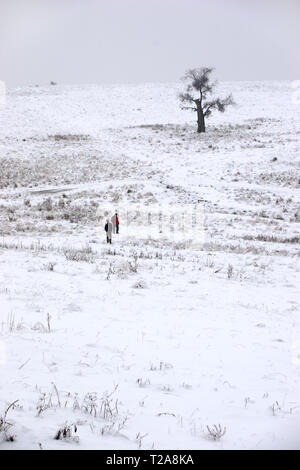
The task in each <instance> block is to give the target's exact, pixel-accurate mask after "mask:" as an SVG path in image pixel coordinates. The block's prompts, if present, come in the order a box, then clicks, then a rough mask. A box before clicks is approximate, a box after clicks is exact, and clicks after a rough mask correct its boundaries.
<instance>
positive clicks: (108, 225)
mask: <svg viewBox="0 0 300 470" xmlns="http://www.w3.org/2000/svg"><path fill="white" fill-rule="evenodd" d="M104 230H105V232H106V243H110V244H111V238H112V230H113V226H112V223H111V222H110V221H109V220H108V219H106V224H105V226H104Z"/></svg>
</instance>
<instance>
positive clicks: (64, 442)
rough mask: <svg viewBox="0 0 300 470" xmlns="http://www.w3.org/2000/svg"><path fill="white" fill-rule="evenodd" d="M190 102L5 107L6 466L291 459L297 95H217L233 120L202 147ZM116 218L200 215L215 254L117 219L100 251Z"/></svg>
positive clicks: (219, 118) (250, 86) (45, 96)
mask: <svg viewBox="0 0 300 470" xmlns="http://www.w3.org/2000/svg"><path fill="white" fill-rule="evenodd" d="M180 89H181V87H180V85H179V84H176V83H175V84H141V85H109V86H108V85H107V86H100V85H82V86H76V87H75V86H59V85H58V86H49V87H28V88H23V89H14V90H8V94H7V98H6V104H5V105H0V235H1V237H0V324H1V327H0V377H1V380H0V417H1V416H3V415H4V412H5V409H6V408H7V407H8V406H9V404H10V403H12V402H14V401H15V400H18V402H17V403H16V406H15V407H14V408H11V409H10V410H9V411H8V415H7V420H8V421H9V422H10V423H12V424H13V426H11V427H10V429H9V430H7V432H4V431H3V430H2V429H1V428H0V449H10V448H12V449H39V448H41V447H42V448H43V449H65V448H71V449H73V448H82V449H102V448H104V449H139V448H141V449H152V448H154V449H164V448H166V449H256V448H257V449H266V448H271V449H284V448H285V449H299V448H300V440H299V435H300V434H299V431H300V399H299V396H300V394H299V392H300V383H299V379H300V369H299V366H300V320H299V305H300V298H299V228H300V209H299V199H300V198H299V187H300V185H299V172H298V171H297V170H299V164H300V153H299V129H300V113H299V105H296V104H294V103H293V100H292V93H293V90H292V87H291V84H290V83H289V82H232V83H222V84H220V85H219V86H218V90H217V93H218V94H220V95H226V94H227V93H228V92H232V94H233V97H234V99H235V101H236V103H237V105H236V106H235V107H233V108H231V109H230V110H228V111H227V112H226V113H225V114H216V115H214V116H213V117H212V118H210V119H209V120H208V122H207V133H206V134H205V135H198V134H197V133H196V123H195V115H194V114H193V113H189V112H187V111H181V110H180V108H179V103H178V99H177V94H178V92H179V91H180ZM122 198H126V200H127V201H128V204H132V206H133V207H134V205H135V204H137V203H139V204H140V205H141V206H142V207H144V208H145V207H146V208H150V209H151V207H154V205H157V204H164V205H165V206H166V207H168V204H170V205H171V204H173V205H176V207H181V208H183V210H184V208H185V207H186V206H187V205H193V204H199V208H200V206H201V210H203V215H204V227H203V231H204V243H203V244H201V246H199V247H196V246H194V245H193V244H191V243H190V242H189V241H187V242H186V243H175V242H173V241H172V240H170V239H169V238H168V237H166V238H159V239H155V238H149V237H148V238H147V236H145V233H146V231H147V230H146V221H145V223H144V222H142V223H141V225H140V226H137V228H136V232H137V233H136V237H135V238H132V237H129V236H127V235H126V233H127V232H126V230H125V220H124V217H123V218H121V220H120V236H119V237H118V236H117V235H114V236H113V243H112V245H107V244H106V239H105V232H104V229H103V225H104V223H103V219H101V217H100V216H99V214H100V215H101V208H102V207H103V206H104V205H105V204H109V203H110V204H111V207H114V206H115V207H116V209H117V208H118V204H120V201H121V199H122ZM170 207H171V206H170ZM147 210H148V209H147ZM199 210H200V209H199ZM143 220H144V219H143ZM141 234H142V235H143V236H141ZM66 423H67V424H66ZM73 424H75V425H76V426H77V432H76V433H75V430H74V427H72V425H73ZM218 424H220V425H221V427H222V430H224V428H226V432H225V434H224V436H222V437H221V438H220V439H216V440H214V439H213V438H212V436H211V435H210V434H209V431H208V428H207V426H209V428H210V429H212V427H213V426H214V425H218ZM65 425H67V426H68V425H69V426H70V436H69V437H67V438H65V439H59V440H55V439H54V436H55V435H57V433H58V431H59V429H61V428H62V427H64V426H65ZM1 431H2V432H1ZM9 435H14V436H15V438H14V440H13V442H7V438H8V437H9ZM77 437H78V439H77Z"/></svg>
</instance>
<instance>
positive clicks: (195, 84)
mask: <svg viewBox="0 0 300 470" xmlns="http://www.w3.org/2000/svg"><path fill="white" fill-rule="evenodd" d="M213 70H214V69H213V68H212V67H202V68H198V69H191V70H188V71H187V72H186V73H185V76H184V77H183V80H185V81H186V82H187V87H186V91H185V92H184V93H180V94H179V99H180V101H181V102H182V103H183V105H182V106H181V108H182V109H191V110H192V111H196V112H197V122H198V129H197V131H198V132H205V118H207V117H208V116H210V115H211V113H212V112H213V110H215V109H217V110H218V111H220V112H221V113H223V112H224V111H225V109H226V108H227V106H230V105H233V104H234V101H233V98H232V95H231V94H230V95H228V96H227V97H226V98H224V99H221V98H215V99H211V100H209V99H208V96H209V95H211V94H212V91H213V89H214V87H215V86H216V82H214V83H211V78H210V75H211V73H212V72H213ZM185 103H190V104H191V106H185Z"/></svg>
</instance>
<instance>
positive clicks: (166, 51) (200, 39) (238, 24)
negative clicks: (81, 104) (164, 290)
mask: <svg viewBox="0 0 300 470" xmlns="http://www.w3.org/2000/svg"><path fill="white" fill-rule="evenodd" d="M299 20H300V0H0V80H5V81H6V83H7V85H8V86H18V85H26V84H47V83H49V81H50V80H54V81H57V82H59V83H69V84H73V83H110V82H112V83H122V82H145V81H146V82H149V81H155V82H165V81H172V82H173V81H177V80H179V78H180V77H181V76H182V75H183V74H184V72H185V70H186V69H187V68H193V67H199V66H214V67H216V76H217V77H218V78H219V79H221V80H265V79H279V80H280V79H288V80H296V79H300V61H299V57H300V54H299V45H300V28H299V24H300V21H299Z"/></svg>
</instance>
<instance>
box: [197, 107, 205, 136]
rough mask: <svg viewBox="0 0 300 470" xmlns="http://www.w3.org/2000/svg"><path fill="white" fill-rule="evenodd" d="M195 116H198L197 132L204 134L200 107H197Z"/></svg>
mask: <svg viewBox="0 0 300 470" xmlns="http://www.w3.org/2000/svg"><path fill="white" fill-rule="evenodd" d="M197 116H198V129H197V132H199V133H200V132H205V118H204V113H203V109H202V107H201V106H200V105H198V106H197Z"/></svg>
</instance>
